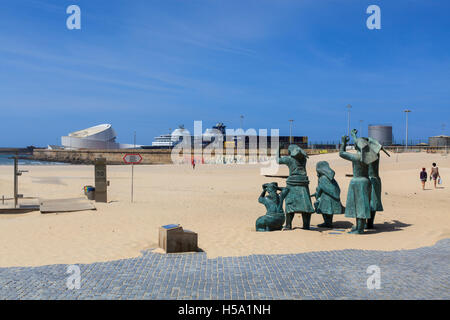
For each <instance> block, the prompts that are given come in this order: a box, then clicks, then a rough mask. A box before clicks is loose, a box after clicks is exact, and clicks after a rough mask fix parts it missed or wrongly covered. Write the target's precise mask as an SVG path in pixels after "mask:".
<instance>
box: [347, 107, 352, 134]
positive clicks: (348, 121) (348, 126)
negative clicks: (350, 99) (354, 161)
mask: <svg viewBox="0 0 450 320" xmlns="http://www.w3.org/2000/svg"><path fill="white" fill-rule="evenodd" d="M351 108H352V106H351V105H349V104H348V105H347V109H348V117H347V136H349V137H350V109H351Z"/></svg>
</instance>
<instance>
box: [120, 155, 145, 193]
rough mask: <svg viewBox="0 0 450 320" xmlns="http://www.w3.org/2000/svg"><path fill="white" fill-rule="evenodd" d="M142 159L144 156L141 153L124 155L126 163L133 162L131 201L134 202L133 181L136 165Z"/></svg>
mask: <svg viewBox="0 0 450 320" xmlns="http://www.w3.org/2000/svg"><path fill="white" fill-rule="evenodd" d="M141 161H142V156H141V155H140V154H139V153H127V154H125V155H124V156H123V162H124V163H125V164H131V202H133V181H134V165H135V164H139V163H141Z"/></svg>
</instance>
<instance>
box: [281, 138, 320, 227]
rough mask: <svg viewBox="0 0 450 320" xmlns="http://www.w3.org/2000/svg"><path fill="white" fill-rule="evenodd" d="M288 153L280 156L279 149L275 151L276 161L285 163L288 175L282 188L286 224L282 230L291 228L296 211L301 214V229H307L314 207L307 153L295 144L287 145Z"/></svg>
mask: <svg viewBox="0 0 450 320" xmlns="http://www.w3.org/2000/svg"><path fill="white" fill-rule="evenodd" d="M288 153H289V156H287V157H280V150H278V153H277V163H279V164H285V165H287V166H288V168H289V177H288V178H287V180H286V188H285V189H284V190H283V197H284V199H285V212H286V224H285V226H284V228H283V230H291V229H292V220H293V219H294V214H296V213H301V214H302V219H303V229H306V230H309V226H310V222H311V214H312V213H313V212H314V208H313V206H312V204H311V198H310V194H309V180H308V176H307V174H306V161H307V158H308V155H307V154H306V152H305V151H304V150H303V149H302V148H300V147H299V146H298V145H296V144H291V145H290V146H289V147H288Z"/></svg>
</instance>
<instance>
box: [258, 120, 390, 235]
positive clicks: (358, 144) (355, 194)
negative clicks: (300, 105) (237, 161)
mask: <svg viewBox="0 0 450 320" xmlns="http://www.w3.org/2000/svg"><path fill="white" fill-rule="evenodd" d="M351 136H352V138H353V141H354V143H355V150H356V153H349V152H347V151H346V148H347V144H348V142H349V140H350V137H348V136H344V137H342V144H341V147H340V151H339V156H340V157H341V158H343V159H346V160H349V161H352V166H353V178H352V180H351V181H350V185H349V188H348V193H347V202H346V206H345V208H344V207H343V206H342V204H341V200H340V192H341V191H340V188H339V185H338V183H337V181H336V180H335V179H334V176H335V172H334V171H333V170H332V169H331V168H330V165H329V164H328V162H326V161H320V162H318V163H317V165H316V171H317V176H318V185H317V188H316V192H315V193H314V194H312V195H310V193H309V179H308V176H307V173H306V161H307V159H308V156H307V154H306V152H305V151H304V150H303V149H302V148H300V147H299V146H298V145H295V144H291V145H290V146H289V147H288V156H285V157H280V151H279V150H278V153H277V157H276V159H277V162H278V163H279V164H285V165H287V166H288V168H289V176H288V178H287V180H286V187H284V188H281V187H278V184H277V183H276V182H272V183H266V184H264V185H263V192H262V194H261V195H260V197H259V202H260V203H262V204H264V205H265V206H266V209H267V213H266V215H264V216H262V217H259V218H258V219H257V220H256V231H275V230H291V229H292V220H293V218H294V215H295V214H296V213H300V214H301V215H302V220H303V229H306V230H309V229H310V221H311V214H313V213H314V212H315V213H317V214H321V215H322V216H323V220H324V223H322V224H319V225H318V227H324V228H332V227H333V215H335V214H342V213H344V212H345V216H346V217H349V218H356V225H355V226H354V227H353V228H352V230H351V231H350V232H349V233H354V234H362V233H364V229H372V228H373V227H374V226H373V222H374V219H375V213H376V212H377V211H383V205H382V203H381V179H380V177H379V163H380V151H381V150H382V151H384V152H385V153H386V154H387V155H388V156H389V154H388V153H387V152H386V150H384V148H383V146H382V145H381V144H380V143H379V142H378V141H377V140H375V139H372V138H363V137H360V138H358V137H357V130H355V129H354V130H352V132H351ZM278 191H280V193H278ZM266 193H268V195H267V196H266ZM311 197H314V198H315V199H316V201H315V202H314V207H313V205H312V203H311ZM283 202H284V203H285V209H284V210H283ZM284 223H285V224H284ZM283 224H284V226H283Z"/></svg>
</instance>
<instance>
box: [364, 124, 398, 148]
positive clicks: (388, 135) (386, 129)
mask: <svg viewBox="0 0 450 320" xmlns="http://www.w3.org/2000/svg"><path fill="white" fill-rule="evenodd" d="M369 137H370V138H373V139H376V140H378V142H380V143H381V144H382V145H383V146H390V145H392V140H393V139H392V126H390V125H372V124H370V125H369Z"/></svg>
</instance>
